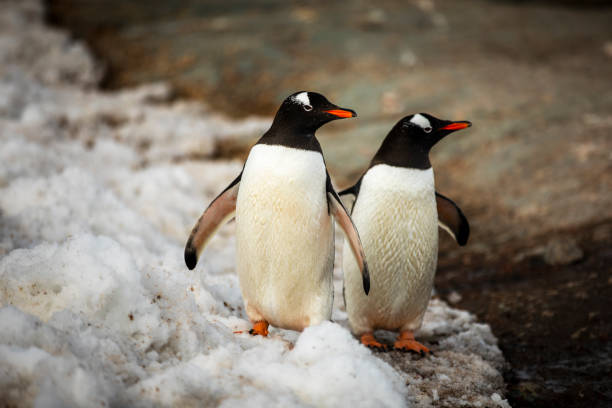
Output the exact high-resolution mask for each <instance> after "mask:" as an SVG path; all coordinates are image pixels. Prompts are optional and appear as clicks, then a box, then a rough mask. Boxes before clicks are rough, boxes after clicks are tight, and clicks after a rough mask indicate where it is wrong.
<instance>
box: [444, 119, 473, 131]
mask: <svg viewBox="0 0 612 408" xmlns="http://www.w3.org/2000/svg"><path fill="white" fill-rule="evenodd" d="M470 126H472V123H471V122H468V121H467V120H466V121H460V122H453V123H451V124H448V125H446V126H444V127H441V128H440V130H459V129H465V128H468V127H470Z"/></svg>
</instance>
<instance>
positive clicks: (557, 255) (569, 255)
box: [544, 237, 584, 265]
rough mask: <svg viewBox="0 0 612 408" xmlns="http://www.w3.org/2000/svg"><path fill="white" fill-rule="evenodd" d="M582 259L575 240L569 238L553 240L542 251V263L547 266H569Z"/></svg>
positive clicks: (582, 255) (581, 252) (581, 253)
mask: <svg viewBox="0 0 612 408" xmlns="http://www.w3.org/2000/svg"><path fill="white" fill-rule="evenodd" d="M583 257H584V252H583V251H582V249H580V247H579V246H578V243H577V242H576V240H574V239H573V238H570V237H562V238H554V239H552V240H551V241H549V242H548V245H546V248H545V251H544V261H545V262H546V263H547V264H549V265H569V264H571V263H574V262H577V261H579V260H581V259H582V258H583Z"/></svg>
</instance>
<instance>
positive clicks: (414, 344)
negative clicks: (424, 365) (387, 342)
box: [393, 331, 433, 356]
mask: <svg viewBox="0 0 612 408" xmlns="http://www.w3.org/2000/svg"><path fill="white" fill-rule="evenodd" d="M393 348H394V349H395V350H398V351H404V352H406V351H409V352H412V353H418V354H420V355H421V356H425V355H426V354H433V353H432V352H431V351H430V350H429V349H428V348H427V347H425V346H424V345H422V344H421V343H419V342H418V341H416V340H415V339H414V334H413V333H412V332H409V331H403V332H401V333H400V335H399V337H398V339H397V341H396V342H395V343H394V344H393Z"/></svg>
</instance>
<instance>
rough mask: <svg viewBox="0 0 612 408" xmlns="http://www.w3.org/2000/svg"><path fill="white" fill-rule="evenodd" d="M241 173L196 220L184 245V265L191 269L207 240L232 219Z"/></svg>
mask: <svg viewBox="0 0 612 408" xmlns="http://www.w3.org/2000/svg"><path fill="white" fill-rule="evenodd" d="M241 177H242V172H240V174H239V175H238V177H236V179H234V181H232V182H231V183H230V185H229V186H227V187H226V188H225V190H223V191H222V192H221V194H219V195H218V196H217V198H215V199H214V200H213V201H212V203H210V205H209V206H208V208H206V210H205V211H204V213H202V215H201V216H200V218H199V219H198V222H197V223H196V225H195V226H194V227H193V229H192V230H191V234H190V235H189V239H188V240H187V244H186V245H185V264H186V265H187V268H189V269H193V268H195V266H196V264H197V263H198V258H199V257H200V254H201V253H202V250H203V249H204V247H205V246H206V244H207V243H208V240H209V239H210V238H211V237H212V236H213V235H214V234H215V232H217V230H218V229H219V227H221V226H222V225H223V224H225V223H226V222H227V221H229V220H230V219H232V218H233V217H234V214H235V212H236V198H237V197H238V187H239V186H240V179H241Z"/></svg>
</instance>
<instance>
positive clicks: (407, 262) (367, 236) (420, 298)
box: [343, 164, 438, 335]
mask: <svg viewBox="0 0 612 408" xmlns="http://www.w3.org/2000/svg"><path fill="white" fill-rule="evenodd" d="M352 218H353V222H354V223H355V225H356V227H357V230H358V231H359V234H360V236H361V241H362V244H363V248H364V251H365V254H366V259H367V260H368V264H369V267H370V280H371V288H370V294H369V295H368V296H366V295H365V293H364V292H363V288H362V286H361V275H360V272H359V269H358V267H357V264H356V263H355V260H354V259H353V257H351V256H350V250H349V248H348V245H347V244H346V243H345V244H344V252H343V268H344V279H345V282H344V294H345V295H344V296H345V302H346V311H347V314H348V318H349V323H350V325H351V328H352V330H353V332H354V333H355V334H356V335H361V334H363V333H365V332H371V331H374V330H376V329H385V330H411V331H412V330H416V329H417V328H419V327H420V325H421V321H422V318H423V315H424V313H425V310H426V309H427V304H428V303H429V299H430V297H431V290H432V286H433V278H434V275H435V271H436V265H437V260H438V215H437V209H436V201H435V187H434V175H433V169H431V168H429V169H426V170H421V169H413V168H403V167H395V166H389V165H386V164H379V165H376V166H374V167H372V168H370V169H369V170H368V172H367V173H366V174H365V175H364V177H363V179H362V182H361V187H360V191H359V195H358V198H357V200H356V201H355V205H354V209H353V212H352Z"/></svg>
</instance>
